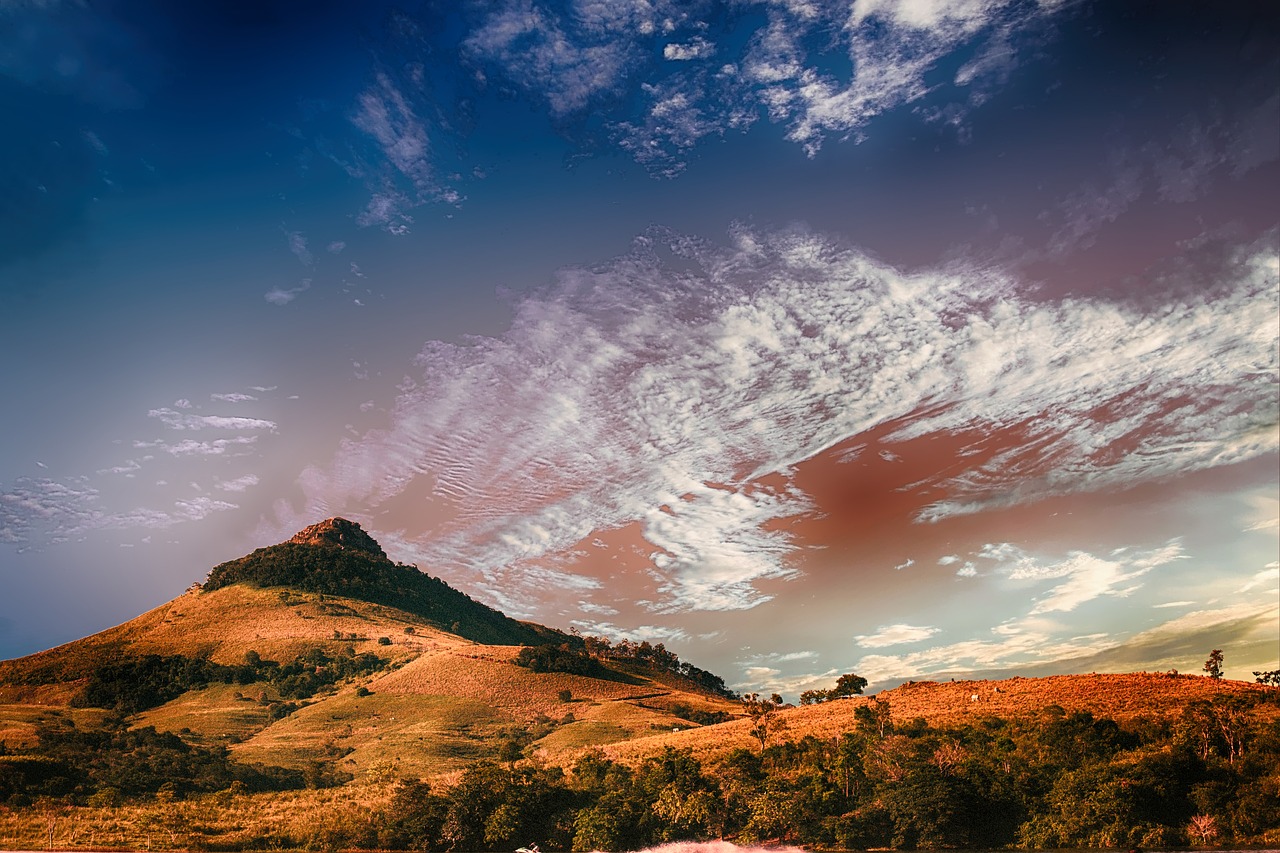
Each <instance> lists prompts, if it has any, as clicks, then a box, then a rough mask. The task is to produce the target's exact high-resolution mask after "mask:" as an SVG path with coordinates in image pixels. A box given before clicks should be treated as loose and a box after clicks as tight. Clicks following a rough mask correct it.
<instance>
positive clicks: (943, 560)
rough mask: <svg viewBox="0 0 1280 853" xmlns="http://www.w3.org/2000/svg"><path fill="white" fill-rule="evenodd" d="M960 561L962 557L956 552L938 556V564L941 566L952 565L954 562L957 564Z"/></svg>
mask: <svg viewBox="0 0 1280 853" xmlns="http://www.w3.org/2000/svg"><path fill="white" fill-rule="evenodd" d="M958 562H960V557H959V556H958V555H956V554H947V555H946V556H944V557H939V558H938V565H939V566H951V565H954V564H956V563H958Z"/></svg>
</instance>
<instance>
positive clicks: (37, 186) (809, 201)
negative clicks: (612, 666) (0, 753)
mask: <svg viewBox="0 0 1280 853" xmlns="http://www.w3.org/2000/svg"><path fill="white" fill-rule="evenodd" d="M0 111H2V112H3V114H4V115H5V116H6V120H5V121H4V122H3V125H2V126H0V300H3V305H4V308H3V310H2V311H0V381H2V382H3V387H4V389H5V394H4V409H3V410H4V415H3V421H2V422H3V425H4V427H3V429H4V432H3V438H4V440H3V442H0V590H2V593H0V657H4V658H8V657H16V656H20V655H25V654H29V653H32V652H35V651H37V650H40V649H44V648H48V647H51V646H54V645H57V644H59V643H63V642H67V641H70V640H73V639H75V638H78V637H81V636H85V635H88V634H92V633H94V632H97V631H100V630H102V629H104V628H107V627H109V626H111V625H114V624H118V623H120V622H122V621H125V620H127V619H129V618H132V617H133V616H135V615H137V614H139V613H141V612H143V611H145V610H147V609H149V608H151V607H155V606H157V605H159V604H161V603H163V602H165V601H167V600H169V599H171V598H173V597H175V596H177V595H179V594H181V593H182V592H183V591H184V590H185V589H187V588H188V587H189V586H190V585H191V584H192V583H195V582H198V581H201V580H203V579H204V577H205V575H206V574H207V573H208V571H209V569H210V568H212V567H213V566H214V565H216V564H218V563H220V562H222V561H224V560H228V559H232V558H235V557H237V556H240V555H242V554H245V553H247V552H248V551H250V550H252V549H253V548H255V547H261V546H264V545H268V544H272V543H275V542H279V541H283V540H285V539H287V538H288V537H289V536H290V535H292V534H293V533H294V532H295V531H297V530H299V529H300V528H302V527H304V526H306V525H308V524H311V523H314V522H315V521H318V520H320V519H323V518H326V517H329V516H334V515H341V516H344V517H347V518H350V519H353V520H355V521H358V522H359V523H361V524H362V525H363V526H364V527H365V528H366V529H367V530H368V531H369V532H370V533H371V534H372V535H373V536H374V537H375V538H376V539H378V541H379V542H380V543H381V544H382V546H383V547H384V549H386V551H387V552H388V553H389V554H390V555H391V556H392V557H393V558H394V559H396V560H399V561H401V562H405V563H412V564H415V565H417V566H419V567H420V568H421V569H422V570H424V571H426V572H428V573H430V574H432V575H433V576H437V577H440V578H442V579H444V580H445V581H447V582H448V583H450V584H451V585H453V586H455V587H457V588H459V589H461V590H463V591H465V592H467V593H468V594H470V595H472V596H473V597H476V598H478V599H480V600H482V601H484V602H486V603H489V604H491V605H493V606H496V607H498V608H500V609H502V610H504V611H505V612H507V613H509V614H511V615H513V616H516V617H518V618H524V619H532V620H536V621H539V622H542V623H544V624H547V625H551V626H554V627H557V628H560V629H563V630H567V629H570V628H576V629H578V630H580V631H582V632H583V633H587V634H601V635H605V636H609V637H612V638H615V639H617V638H622V637H629V638H632V639H649V640H651V641H661V642H664V643H665V644H666V645H667V647H668V648H670V649H672V650H673V651H675V652H677V653H678V654H679V655H680V656H681V657H682V658H684V659H686V660H690V661H692V662H693V663H695V664H697V665H699V666H701V667H703V668H706V669H710V670H711V671H713V672H716V673H718V674H720V675H722V676H723V677H724V678H725V680H726V681H727V682H728V684H729V685H730V686H732V687H735V688H737V689H740V690H764V691H768V692H772V691H774V690H777V691H779V692H782V693H783V694H784V695H786V696H788V697H789V698H792V699H794V698H795V696H796V695H798V693H799V692H800V691H802V690H805V689H812V688H820V687H830V686H831V685H832V684H834V682H835V679H836V678H837V677H838V676H839V675H840V674H842V673H846V672H857V673H859V674H860V675H863V676H864V677H866V678H868V679H869V680H870V681H871V687H872V689H876V688H882V687H885V686H890V685H892V684H895V683H900V682H901V681H903V680H908V679H914V680H922V679H946V678H952V677H955V678H962V677H966V678H967V677H983V678H999V677H1010V676H1014V675H1021V676H1035V675H1047V674H1053V673H1060V672H1093V671H1100V672H1101V671H1139V670H1147V671H1165V670H1168V669H1171V668H1172V669H1179V670H1181V671H1183V672H1199V671H1200V669H1201V666H1202V665H1203V663H1204V661H1205V659H1206V658H1207V656H1208V653H1209V651H1210V650H1211V649H1215V648H1219V649H1222V650H1223V652H1224V655H1225V665H1224V669H1225V672H1226V674H1227V676H1228V677H1231V678H1243V679H1246V680H1252V676H1251V674H1250V673H1251V671H1253V670H1270V669H1276V668H1278V667H1280V661H1278V658H1280V427H1278V423H1280V352H1278V350H1280V202H1278V201H1277V199H1280V8H1277V7H1276V6H1275V4H1271V3H1264V2H1228V3H1223V4H1204V3H1199V2H1186V0H1163V2H1134V3H1123V4H1119V3H1103V2H1093V3H1090V2H1074V1H1073V0H1031V1H1030V2H1023V1H1022V0H854V2H849V0H843V2H837V0H727V1H726V2H711V0H681V1H680V2H676V0H571V2H559V3H552V2H548V0H458V2H445V0H439V2H433V0H424V2H416V3H415V2H405V3H399V4H396V3H387V2H382V0H374V2H367V3H359V4H356V3H342V2H306V3H304V2H284V0H264V2H254V3H247V2H245V3H241V2H212V0H192V2H187V3H180V4H175V3H167V2H160V0H103V2H94V3H89V2H87V0H81V2H75V0H0Z"/></svg>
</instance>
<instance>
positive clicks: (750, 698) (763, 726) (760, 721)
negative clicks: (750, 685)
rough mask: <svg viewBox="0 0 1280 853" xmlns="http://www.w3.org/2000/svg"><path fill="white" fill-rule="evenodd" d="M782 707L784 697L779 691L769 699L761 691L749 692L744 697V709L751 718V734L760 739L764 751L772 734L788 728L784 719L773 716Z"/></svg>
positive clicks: (761, 748)
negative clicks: (762, 696) (763, 696)
mask: <svg viewBox="0 0 1280 853" xmlns="http://www.w3.org/2000/svg"><path fill="white" fill-rule="evenodd" d="M781 707H782V697H781V696H779V695H778V694H777V693H774V694H773V695H772V696H770V697H769V698H768V699H763V698H761V696H760V694H759V693H748V694H747V695H746V696H743V697H742V710H743V711H745V712H746V714H747V716H748V717H750V718H751V721H752V723H751V736H752V737H753V738H755V739H756V740H758V741H760V751H761V752H764V747H765V742H766V741H767V740H768V739H769V735H770V734H772V733H773V732H775V731H780V730H781V729H784V728H786V723H785V722H784V721H783V720H780V719H778V718H777V717H775V716H773V712H774V711H776V710H778V709H779V708H781Z"/></svg>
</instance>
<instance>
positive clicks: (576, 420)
mask: <svg viewBox="0 0 1280 853" xmlns="http://www.w3.org/2000/svg"><path fill="white" fill-rule="evenodd" d="M1278 268H1280V265H1278V262H1277V257H1276V253H1275V249H1274V240H1271V239H1270V238H1268V239H1267V240H1264V241H1262V242H1261V243H1259V244H1258V245H1256V246H1250V247H1245V248H1242V249H1239V250H1238V251H1236V252H1234V253H1233V254H1232V255H1231V256H1230V257H1229V258H1228V259H1227V260H1226V261H1225V262H1223V263H1221V264H1219V265H1217V266H1215V267H1213V272H1212V273H1203V272H1199V273H1191V272H1188V273H1186V275H1187V276H1191V277H1192V279H1193V280H1188V281H1184V282H1182V283H1181V284H1180V285H1179V286H1177V287H1175V286H1174V285H1173V284H1172V283H1170V282H1167V281H1165V282H1153V283H1152V285H1151V286H1152V288H1153V291H1152V292H1154V289H1157V286H1159V287H1160V288H1165V289H1166V290H1167V292H1169V293H1171V294H1173V297H1172V298H1171V299H1170V300H1169V301H1168V303H1167V304H1162V303H1160V302H1158V301H1157V300H1154V299H1153V298H1151V293H1148V294H1147V295H1145V296H1144V298H1143V299H1142V300H1141V301H1133V302H1128V301H1106V300H1101V299H1085V298H1072V299H1067V300H1064V301H1061V302H1052V301H1037V300H1035V299H1032V298H1029V297H1026V296H1024V295H1021V293H1022V292H1023V291H1024V290H1025V289H1026V288H1025V287H1022V286H1020V283H1019V282H1016V281H1013V280H1012V279H1010V278H1009V277H1008V276H1007V275H1004V274H1002V273H999V272H997V271H992V270H988V269H981V268H974V267H965V266H954V267H950V268H946V269H934V270H924V271H921V272H916V273H904V272H901V271H898V270H895V269H892V268H889V267H886V266H884V265H882V264H880V263H877V262H876V261H874V260H872V259H871V258H869V257H867V256H866V255H864V254H862V253H861V252H859V251H857V250H854V249H850V248H847V247H844V246H841V245H838V244H836V243H833V242H832V241H829V240H826V239H824V238H821V237H817V236H813V235H808V234H802V233H793V232H787V233H776V234H768V235H761V234H756V233H752V232H749V231H745V230H742V231H738V232H736V233H735V234H734V235H733V245H731V246H730V247H727V248H715V247H711V246H708V245H705V244H701V243H699V242H697V241H694V240H689V239H685V238H680V237H676V236H672V235H665V234H657V233H655V234H653V235H650V236H648V237H646V238H643V239H641V240H639V241H638V243H637V248H636V250H635V251H634V252H633V253H632V254H630V255H628V256H626V257H623V258H620V259H618V260H617V261H615V262H613V263H610V264H607V265H604V266H602V267H600V268H597V269H591V270H586V269H578V270H569V271H566V272H564V273H563V274H561V276H560V278H559V281H558V283H557V284H556V285H555V286H554V287H552V288H550V289H549V290H548V291H546V292H544V293H541V294H539V295H536V296H532V297H529V298H526V299H525V300H524V301H522V302H520V303H519V304H518V305H517V306H516V313H515V318H514V320H513V322H512V326H511V328H510V330H509V331H508V332H507V333H506V334H505V335H504V336H502V337H501V338H475V339H472V340H469V341H467V342H466V343H464V344H461V345H452V344H444V343H439V342H432V343H429V344H427V345H426V346H425V347H424V348H423V350H422V351H421V353H420V354H419V356H418V358H417V363H416V368H417V371H418V376H417V377H416V378H409V379H406V381H405V382H404V383H403V384H402V390H401V394H400V397H399V399H398V400H397V402H396V405H395V407H394V410H393V412H392V413H391V416H390V425H389V426H388V427H387V428H386V429H382V430H376V431H372V432H369V433H367V434H365V435H364V436H362V437H360V438H357V439H350V440H347V441H346V442H344V444H343V445H342V447H341V450H340V451H339V453H338V454H337V456H336V458H335V460H334V462H333V464H332V465H331V466H327V467H325V468H320V467H314V468H311V469H308V470H307V471H306V472H304V474H303V476H302V477H301V479H300V485H301V488H302V490H303V493H304V494H305V495H306V502H305V508H304V510H303V512H302V514H301V517H305V518H313V517H318V516H321V515H325V514H331V513H333V512H339V511H354V512H372V511H373V510H375V509H383V510H386V511H392V510H396V509H400V510H404V511H407V512H412V513H413V514H414V515H415V516H417V517H423V516H424V515H425V516H427V517H430V518H432V519H435V521H434V522H433V523H432V525H431V527H430V529H429V530H427V531H426V532H425V533H422V534H416V533H414V534H408V535H407V538H408V539H411V540H412V541H413V542H414V543H415V548H416V551H417V553H418V554H419V555H421V556H422V557H423V558H424V559H426V560H427V561H428V562H429V564H430V565H433V566H448V567H451V568H452V569H453V570H464V571H471V572H474V573H477V574H479V575H481V576H482V577H483V579H484V580H485V582H487V583H488V584H490V585H496V584H503V585H505V586H506V588H508V589H509V590H510V589H519V587H520V584H521V582H522V580H521V579H522V570H523V568H525V567H528V566H529V561H531V560H535V559H538V558H543V557H547V556H548V555H555V554H558V553H562V552H564V551H565V550H566V549H569V548H571V547H572V546H574V545H575V544H576V543H578V542H579V541H581V540H583V539H584V538H586V537H588V536H589V535H591V534H592V532H593V531H596V530H607V529H618V528H622V527H624V526H628V525H633V526H635V527H636V528H637V529H638V530H639V532H640V533H641V534H642V535H643V537H644V539H645V540H646V541H647V542H648V543H649V545H650V546H651V547H652V550H651V553H650V554H649V570H650V573H651V575H652V576H653V578H654V579H655V583H656V584H657V588H658V591H659V596H658V598H657V599H656V600H653V601H650V602H648V604H649V606H650V607H651V608H652V609H654V610H658V611H664V612H671V611H676V610H685V609H708V610H728V609H740V608H749V607H752V606H755V605H757V604H759V603H761V602H762V601H765V600H767V599H768V597H769V596H768V594H767V593H766V592H764V591H763V590H762V588H761V585H760V584H761V582H762V581H766V580H770V579H784V578H788V577H792V576H794V574H795V572H796V566H795V564H794V560H793V558H794V557H795V555H796V549H797V548H798V547H799V545H798V543H797V541H796V539H795V538H794V536H793V534H792V533H791V532H790V530H789V528H788V525H789V523H790V522H791V521H793V520H795V519H797V518H798V517H801V516H803V515H805V514H806V513H809V512H811V511H812V509H813V508H812V506H811V503H810V501H809V499H808V497H807V496H806V495H805V494H803V493H802V492H801V491H800V490H799V489H798V488H796V487H795V485H794V484H793V483H792V482H791V473H792V470H793V467H794V466H796V465H797V464H799V463H801V462H803V461H805V460H807V459H810V458H812V457H814V456H815V455H817V454H820V453H822V452H823V451H825V450H827V449H830V448H832V447H833V446H835V445H837V444H840V443H841V442H845V441H849V440H851V439H854V438H856V437H857V436H859V435H860V434H862V433H865V432H867V431H868V430H872V429H875V428H878V427H879V428H886V427H887V428H889V435H888V440H889V441H906V440H909V439H913V438H918V437H921V436H930V435H936V434H956V435H964V436H969V435H974V436H978V437H977V438H974V439H973V445H974V448H975V452H973V453H967V452H966V453H962V454H961V455H959V456H958V458H957V459H954V460H951V462H950V463H949V465H948V466H947V467H946V470H945V472H943V473H939V474H937V475H935V476H933V477H932V478H929V479H927V480H926V481H924V482H923V483H921V484H920V485H919V487H920V488H921V489H927V490H929V491H930V492H931V493H934V494H936V493H938V492H941V493H942V494H943V495H944V497H943V498H942V499H939V500H934V501H933V502H932V503H929V504H928V505H927V506H924V507H922V509H921V510H920V512H919V515H918V520H919V521H922V522H936V521H940V520H943V519H946V518H948V517H951V516H955V515H961V514H967V513H975V512H981V511H984V510H989V509H998V508H1001V507H1008V506H1013V505H1017V504H1022V503H1028V502H1033V501H1037V500H1040V499H1043V498H1046V497H1050V496H1055V495H1063V494H1070V493H1076V492H1083V491H1099V490H1116V489H1123V488H1128V487H1131V486H1133V485H1136V484H1139V483H1144V482H1151V481H1154V480H1159V479H1161V478H1166V477H1170V476H1174V475H1178V474H1181V473H1185V472H1188V471H1195V470H1202V469H1206V468H1211V467H1215V466H1221V465H1228V464H1232V463H1235V462H1240V461H1244V460H1247V459H1251V458H1255V457H1257V456H1259V455H1262V454H1267V453H1274V452H1275V451H1276V449H1277V446H1278V441H1277V429H1276V423H1277V416H1278V412H1277V395H1276V384H1277V344H1278V342H1280V331H1278V330H1277V326H1276V324H1275V317H1276V315H1277V311H1278V310H1280V305H1278V301H1277V279H1278V275H1277V271H1278ZM977 451H982V452H977ZM848 476H856V473H855V472H853V471H850V473H849V474H848ZM299 517H300V516H299V515H295V514H293V513H291V512H289V511H287V510H283V509H282V518H281V520H280V523H281V525H283V526H288V525H292V524H294V523H295V522H296V521H297V520H298V519H299ZM993 547H996V546H993ZM1153 559H1154V558H1153ZM1104 563H1106V564H1105V565H1104ZM1108 565H1109V566H1110V568H1108ZM1138 571H1139V569H1137V568H1133V567H1128V568H1125V567H1121V566H1120V564H1119V563H1118V562H1116V561H1115V560H1112V561H1110V563H1107V561H1102V562H1100V563H1094V564H1090V565H1088V566H1085V565H1083V564H1082V565H1080V566H1072V567H1067V568H1064V569H1063V572H1062V575H1061V576H1062V577H1068V578H1070V577H1076V578H1081V579H1082V580H1080V581H1079V582H1080V583H1086V581H1087V582H1088V583H1093V580H1098V579H1100V578H1102V579H1104V580H1106V582H1107V584H1108V585H1109V586H1108V588H1109V589H1111V590H1112V591H1113V594H1119V593H1121V592H1123V590H1124V588H1125V584H1126V583H1127V582H1128V580H1129V579H1130V578H1131V577H1136V575H1135V574H1134V572H1138ZM975 572H976V569H975ZM1104 575H1105V578H1103V576H1104ZM1089 579H1093V580H1089ZM1099 582H1100V581H1099ZM1072 583H1073V581H1071V580H1067V581H1064V584H1063V586H1062V587H1060V588H1059V589H1057V590H1055V592H1054V593H1053V594H1052V595H1051V596H1049V597H1047V598H1046V599H1045V600H1044V601H1042V606H1043V607H1045V608H1048V609H1055V610H1069V609H1070V608H1071V606H1074V605H1073V604H1072V602H1073V601H1076V600H1078V599H1079V594H1078V593H1077V591H1075V588H1074V587H1073V586H1072Z"/></svg>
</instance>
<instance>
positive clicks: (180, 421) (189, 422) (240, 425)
mask: <svg viewBox="0 0 1280 853" xmlns="http://www.w3.org/2000/svg"><path fill="white" fill-rule="evenodd" d="M147 417H149V418H155V419H157V420H159V421H160V422H161V423H162V424H164V425H165V426H166V427H168V428H169V429H173V430H203V429H229V430H251V429H260V430H268V431H270V432H275V431H276V423H275V421H268V420H264V419H263V418H243V417H228V416H226V415H193V414H190V413H188V412H179V411H175V410H173V409H170V408H163V407H162V408H159V409H152V410H151V411H149V412H147Z"/></svg>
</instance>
